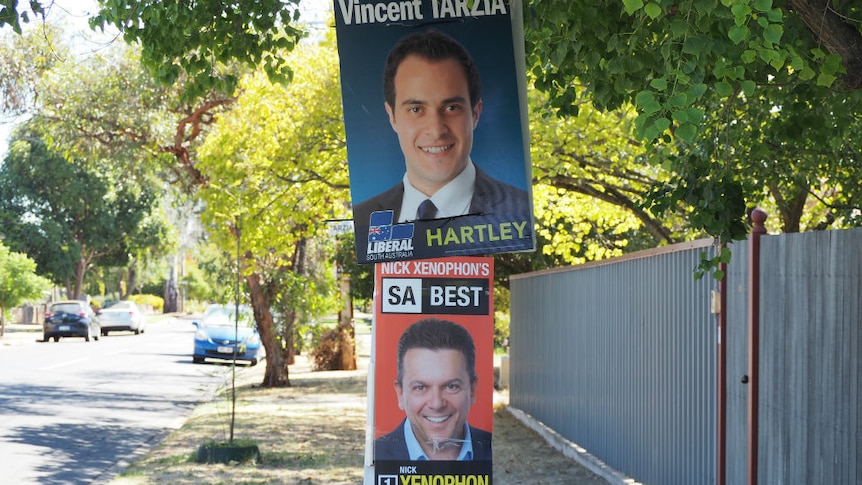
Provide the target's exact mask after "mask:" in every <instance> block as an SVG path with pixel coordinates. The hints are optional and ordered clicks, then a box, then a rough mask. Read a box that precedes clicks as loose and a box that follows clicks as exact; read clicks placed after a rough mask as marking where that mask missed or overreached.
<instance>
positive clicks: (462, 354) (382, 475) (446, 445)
mask: <svg viewBox="0 0 862 485" xmlns="http://www.w3.org/2000/svg"><path fill="white" fill-rule="evenodd" d="M375 278H376V282H375V283H376V284H375V293H376V294H375V303H374V304H375V310H374V311H375V320H374V322H375V323H374V339H375V343H374V348H375V350H374V357H375V358H374V383H373V387H374V399H373V401H374V416H373V423H374V424H373V435H374V441H373V456H374V474H375V481H374V483H375V484H376V485H396V484H399V485H400V484H405V483H407V484H412V483H417V484H418V483H465V484H477V485H479V484H483V485H487V484H490V483H491V433H492V431H493V392H494V388H493V383H494V369H493V367H494V364H493V358H494V356H493V352H494V322H493V315H494V313H493V312H494V297H493V288H494V282H493V278H494V259H493V258H490V257H450V258H438V259H427V260H413V261H393V262H387V263H379V264H377V266H376V277H375Z"/></svg>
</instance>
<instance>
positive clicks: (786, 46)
mask: <svg viewBox="0 0 862 485" xmlns="http://www.w3.org/2000/svg"><path fill="white" fill-rule="evenodd" d="M526 10H527V11H526V19H527V20H526V24H527V25H526V38H527V52H528V58H529V59H528V65H529V66H530V68H529V69H530V75H531V77H532V78H533V79H535V85H536V86H537V87H538V88H539V89H541V90H543V91H545V92H547V93H548V95H549V103H550V105H551V106H553V107H554V108H555V109H556V110H557V111H558V112H559V113H560V114H561V115H564V116H565V115H571V114H576V113H577V112H578V110H579V109H580V107H581V106H583V105H584V103H591V104H593V105H594V106H596V107H597V108H599V109H600V110H605V111H607V110H612V109H615V108H617V107H621V106H624V105H626V104H631V105H633V106H635V108H636V110H637V113H638V115H637V118H636V119H635V126H636V131H635V133H636V134H637V135H638V136H639V137H642V138H643V139H645V140H646V141H648V142H651V143H652V146H653V150H652V152H651V153H650V154H649V155H650V156H648V157H645V158H644V161H645V162H646V163H650V164H652V165H654V166H659V165H661V166H665V167H667V168H668V169H669V170H670V171H671V174H672V177H671V178H670V179H669V180H668V181H667V183H665V184H662V185H661V186H660V187H657V188H656V190H654V191H652V192H651V193H650V194H649V195H650V204H648V205H649V206H650V207H651V208H652V209H653V210H654V211H656V212H657V213H662V212H665V211H671V212H676V211H677V210H679V209H680V206H681V205H685V206H687V210H688V212H689V219H690V221H691V223H692V225H693V226H694V227H695V228H697V229H702V230H704V231H706V232H707V233H708V234H711V235H713V236H716V237H717V238H719V239H720V240H721V241H722V242H726V241H728V240H730V239H735V238H740V237H743V236H744V234H745V231H746V228H745V224H744V216H745V214H746V210H747V208H751V207H752V206H753V205H756V204H759V203H762V201H763V199H764V194H765V193H769V194H770V195H772V196H773V197H776V201H777V202H776V203H777V205H778V206H779V210H780V211H781V214H782V216H785V215H786V216H787V220H786V221H785V222H784V227H785V229H790V230H793V229H798V226H797V225H796V224H795V222H794V221H793V219H794V218H796V219H798V212H797V213H794V214H791V212H792V211H791V210H790V207H794V206H798V205H799V204H800V201H803V200H804V199H806V198H807V197H812V196H813V197H815V198H819V199H821V200H820V201H821V202H822V205H823V207H828V208H829V209H831V210H832V213H831V214H826V215H823V218H822V219H821V220H819V221H815V222H814V223H813V227H821V226H823V225H825V226H829V222H828V221H829V220H833V221H834V220H838V219H841V218H842V217H843V222H844V223H845V224H846V223H848V219H847V217H848V215H849V214H850V213H852V212H853V209H854V208H855V209H857V210H858V208H859V206H860V201H859V200H858V197H857V196H856V195H853V199H854V200H853V201H851V200H848V197H847V196H846V195H847V194H845V195H844V196H840V197H838V198H837V199H836V198H834V197H829V196H824V194H823V192H824V190H823V188H824V187H829V190H826V192H830V191H831V192H836V188H837V187H841V188H842V189H843V188H845V187H846V185H847V181H848V180H847V176H848V175H849V173H848V171H847V170H846V169H843V168H841V167H846V166H847V165H848V164H850V165H852V164H858V160H857V159H856V158H855V157H856V156H855V155H853V154H854V153H858V150H857V148H856V138H858V137H847V136H846V132H845V131H844V128H846V129H853V128H852V127H853V126H855V123H854V122H852V120H855V119H858V117H859V114H860V112H862V104H860V93H859V92H858V88H860V87H862V83H860V79H862V77H860V74H862V62H860V61H862V50H860V46H862V42H860V40H862V37H860V27H862V22H859V19H860V14H862V12H860V7H859V6H858V5H855V4H840V5H833V4H830V5H829V6H828V7H827V6H826V5H825V4H823V3H822V2H817V1H814V0H791V1H789V2H786V3H785V2H772V1H771V0H721V1H718V0H692V1H689V2H684V3H679V2H674V1H670V0H659V1H643V0H624V1H622V2H599V3H595V2H584V1H577V0H576V1H570V0H532V1H530V2H528V4H527V9H526ZM815 106H816V107H817V109H812V107H815ZM845 121H851V122H850V123H845ZM800 123H801V125H800ZM793 124H796V126H797V129H798V130H804V131H805V134H806V135H807V136H808V140H810V141H809V143H805V142H804V141H802V140H801V139H800V138H799V137H798V136H796V135H797V134H798V132H797V133H792V132H788V131H787V129H786V128H787V127H788V126H791V125H793ZM839 125H840V126H841V127H842V128H841V129H839V130H837V131H835V130H834V127H835V126H839ZM815 140H816V141H822V142H825V143H824V144H822V145H819V146H817V145H816V143H817V142H816V141H815ZM836 154H838V155H839V156H838V157H836ZM831 158H838V160H831V161H830V159H831ZM829 165H831V168H827V166H829ZM836 168H837V170H835V169H836ZM776 169H777V170H778V171H777V172H776ZM824 177H825V179H824ZM793 179H795V181H793V182H791V180H793ZM803 179H805V180H803ZM791 185H792V186H793V187H791ZM857 185H858V184H857ZM782 188H783V189H782ZM841 191H843V190H841ZM803 194H804V196H803ZM833 199H834V200H833ZM824 223H825V224H824Z"/></svg>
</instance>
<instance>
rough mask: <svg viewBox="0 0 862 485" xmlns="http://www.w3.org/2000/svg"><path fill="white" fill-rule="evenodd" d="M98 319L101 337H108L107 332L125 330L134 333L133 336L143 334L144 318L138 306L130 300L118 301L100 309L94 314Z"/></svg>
mask: <svg viewBox="0 0 862 485" xmlns="http://www.w3.org/2000/svg"><path fill="white" fill-rule="evenodd" d="M96 315H98V317H99V325H100V327H101V329H102V335H103V336H106V335H108V332H115V331H117V330H127V331H129V332H135V335H138V334H140V333H143V332H144V330H145V328H144V316H143V315H142V314H141V310H140V309H138V305H137V304H136V303H135V302H133V301H131V300H120V301H117V302H113V303H112V304H111V305H110V306H107V307H102V309H101V310H99V311H98V312H96Z"/></svg>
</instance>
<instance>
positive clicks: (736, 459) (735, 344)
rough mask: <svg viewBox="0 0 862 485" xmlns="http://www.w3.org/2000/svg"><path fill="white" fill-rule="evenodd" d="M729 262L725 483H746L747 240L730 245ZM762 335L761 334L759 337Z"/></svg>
mask: <svg viewBox="0 0 862 485" xmlns="http://www.w3.org/2000/svg"><path fill="white" fill-rule="evenodd" d="M730 250H731V254H732V260H731V264H730V265H728V268H727V302H726V308H725V311H726V312H727V330H726V337H725V340H726V342H725V346H726V350H727V367H726V371H725V377H726V383H727V401H726V402H727V404H726V406H727V411H726V413H727V420H726V421H725V423H726V424H725V433H726V434H725V437H726V438H725V439H726V443H727V445H726V452H727V463H726V468H725V478H726V480H725V481H726V483H728V484H744V483H747V476H748V426H747V422H748V390H749V385H748V384H744V383H743V377H744V376H747V375H748V354H749V352H748V305H749V302H748V286H749V281H748V278H749V274H748V264H749V263H748V262H749V251H750V247H749V244H748V241H742V242H737V243H734V244H732V245H730ZM761 338H762V337H761Z"/></svg>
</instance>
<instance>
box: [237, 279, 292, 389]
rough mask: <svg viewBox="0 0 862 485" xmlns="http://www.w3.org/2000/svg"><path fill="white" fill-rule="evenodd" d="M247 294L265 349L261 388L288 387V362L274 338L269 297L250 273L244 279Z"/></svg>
mask: <svg viewBox="0 0 862 485" xmlns="http://www.w3.org/2000/svg"><path fill="white" fill-rule="evenodd" d="M246 282H247V283H248V289H249V293H250V295H251V306H252V309H253V310H254V319H255V322H257V331H258V332H259V333H260V341H261V343H262V344H263V347H264V348H265V349H266V372H265V373H264V376H263V383H262V384H261V385H262V386H263V387H290V376H289V373H288V368H287V366H288V362H287V359H286V358H285V350H286V349H282V347H281V343H280V342H279V340H278V339H277V338H276V337H277V333H276V331H275V325H274V324H273V321H272V313H271V312H270V310H269V308H270V305H271V303H272V302H271V301H270V297H269V296H268V293H269V292H267V291H265V290H264V289H263V288H262V287H261V285H260V275H259V274H257V273H252V274H250V275H248V276H247V277H246Z"/></svg>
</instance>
